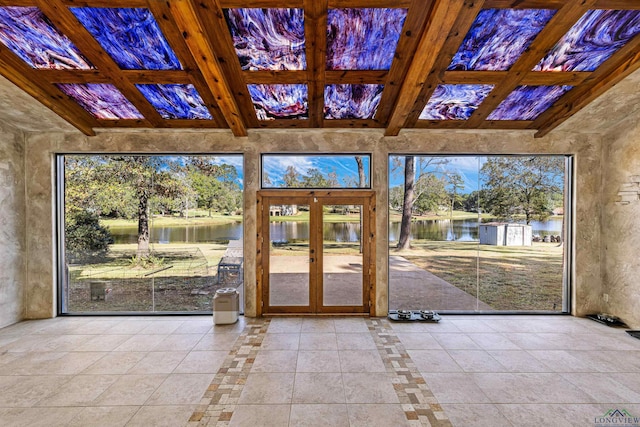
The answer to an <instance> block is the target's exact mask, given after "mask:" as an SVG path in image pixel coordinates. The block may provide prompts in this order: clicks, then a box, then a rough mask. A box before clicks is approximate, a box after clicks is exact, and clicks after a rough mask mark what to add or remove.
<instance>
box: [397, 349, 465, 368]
mask: <svg viewBox="0 0 640 427" xmlns="http://www.w3.org/2000/svg"><path fill="white" fill-rule="evenodd" d="M407 353H408V354H409V356H410V357H411V360H413V362H414V363H415V364H416V367H417V368H418V370H419V371H420V372H422V373H423V374H425V373H429V372H462V368H460V365H458V364H457V363H456V361H455V360H453V358H452V357H451V356H449V353H447V352H446V351H444V350H407Z"/></svg>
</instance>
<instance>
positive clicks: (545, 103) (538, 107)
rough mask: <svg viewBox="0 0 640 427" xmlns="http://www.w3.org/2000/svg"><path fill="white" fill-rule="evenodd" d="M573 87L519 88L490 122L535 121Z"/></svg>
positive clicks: (502, 104)
mask: <svg viewBox="0 0 640 427" xmlns="http://www.w3.org/2000/svg"><path fill="white" fill-rule="evenodd" d="M571 88H572V86H518V87H517V88H516V90H514V91H513V92H511V94H510V95H509V96H508V97H507V98H506V99H505V100H504V101H502V102H501V103H500V105H498V108H496V109H495V110H493V112H491V114H489V117H487V119H488V120H535V119H536V118H537V117H538V116H539V115H540V114H542V113H543V112H544V111H545V110H546V109H547V108H549V107H550V106H551V105H552V104H553V103H554V102H556V101H557V100H558V99H559V98H560V97H561V96H562V95H564V94H565V93H566V92H567V91H569V90H571Z"/></svg>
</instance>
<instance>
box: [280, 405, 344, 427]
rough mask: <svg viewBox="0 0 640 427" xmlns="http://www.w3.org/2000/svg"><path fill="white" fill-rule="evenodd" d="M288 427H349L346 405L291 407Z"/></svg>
mask: <svg viewBox="0 0 640 427" xmlns="http://www.w3.org/2000/svg"><path fill="white" fill-rule="evenodd" d="M289 427H349V413H348V411H347V405H345V404H329V405H327V404H313V405H307V404H298V405H291V417H290V420H289Z"/></svg>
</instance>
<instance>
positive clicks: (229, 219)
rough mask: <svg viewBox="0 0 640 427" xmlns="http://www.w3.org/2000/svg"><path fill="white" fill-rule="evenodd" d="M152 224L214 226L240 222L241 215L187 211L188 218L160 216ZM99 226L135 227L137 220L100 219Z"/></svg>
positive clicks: (153, 219) (153, 218)
mask: <svg viewBox="0 0 640 427" xmlns="http://www.w3.org/2000/svg"><path fill="white" fill-rule="evenodd" d="M151 221H152V224H153V225H155V226H163V227H169V226H181V225H182V226H184V225H215V224H229V223H234V222H242V215H222V214H219V213H213V214H212V215H211V216H209V213H208V212H207V211H202V210H193V211H189V218H184V217H180V216H160V215H154V216H153V217H152V218H151ZM100 224H102V225H104V226H105V227H137V226H138V220H137V219H101V220H100Z"/></svg>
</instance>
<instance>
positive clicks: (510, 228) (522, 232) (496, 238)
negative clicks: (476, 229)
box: [480, 222, 532, 246]
mask: <svg viewBox="0 0 640 427" xmlns="http://www.w3.org/2000/svg"><path fill="white" fill-rule="evenodd" d="M531 238H532V231H531V226H530V225H525V224H510V223H506V222H489V223H487V224H481V225H480V244H481V245H494V246H531Z"/></svg>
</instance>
